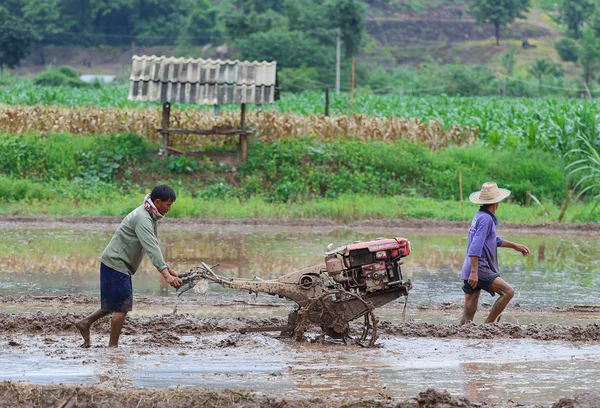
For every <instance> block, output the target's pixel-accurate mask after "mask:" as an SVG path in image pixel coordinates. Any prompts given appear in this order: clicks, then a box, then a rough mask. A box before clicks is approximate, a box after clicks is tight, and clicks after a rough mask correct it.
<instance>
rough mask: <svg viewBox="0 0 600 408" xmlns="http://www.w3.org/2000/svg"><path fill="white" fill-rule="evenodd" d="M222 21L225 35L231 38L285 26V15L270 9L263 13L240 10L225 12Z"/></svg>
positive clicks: (239, 37) (284, 27)
mask: <svg viewBox="0 0 600 408" xmlns="http://www.w3.org/2000/svg"><path fill="white" fill-rule="evenodd" d="M223 23H224V25H225V31H226V32H227V36H228V37H229V38H231V39H233V40H235V39H241V38H244V37H247V36H249V35H252V34H255V33H260V32H266V31H269V30H271V29H272V28H278V29H286V28H287V21H286V20H285V17H284V16H282V15H281V14H279V13H276V12H274V11H271V10H269V11H267V12H265V13H256V12H250V13H248V14H246V13H244V12H242V11H237V12H232V13H227V14H226V15H225V16H223Z"/></svg>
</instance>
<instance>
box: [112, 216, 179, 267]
mask: <svg viewBox="0 0 600 408" xmlns="http://www.w3.org/2000/svg"><path fill="white" fill-rule="evenodd" d="M145 253H147V254H148V257H149V258H150V261H151V262H152V264H153V265H154V266H155V267H156V269H158V270H159V271H162V270H163V269H165V268H168V267H169V265H168V264H167V263H166V262H165V260H164V258H163V256H162V252H161V250H160V246H159V244H158V230H157V228H156V220H154V219H153V218H152V216H150V213H149V212H148V211H146V210H145V209H144V206H143V205H140V206H139V207H138V208H136V209H135V210H133V211H132V212H130V213H129V214H128V215H127V217H125V218H124V219H123V221H121V224H120V225H119V227H118V228H117V230H116V231H115V232H114V234H113V236H112V238H111V240H110V242H109V243H108V246H107V247H106V248H105V249H104V252H102V256H101V257H100V262H102V263H103V264H104V265H106V266H108V267H109V268H112V269H114V270H115V271H119V272H121V273H124V274H127V275H133V274H134V273H135V272H136V271H137V269H138V268H139V267H140V264H141V263H142V258H143V257H144V254H145Z"/></svg>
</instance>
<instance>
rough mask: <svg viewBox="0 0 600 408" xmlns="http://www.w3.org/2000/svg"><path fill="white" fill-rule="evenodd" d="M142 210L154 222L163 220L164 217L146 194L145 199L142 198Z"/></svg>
mask: <svg viewBox="0 0 600 408" xmlns="http://www.w3.org/2000/svg"><path fill="white" fill-rule="evenodd" d="M144 210H146V211H148V212H149V213H150V215H151V216H152V218H154V219H155V220H156V221H158V220H162V219H163V218H164V215H162V214H161V213H159V212H158V210H157V209H156V206H155V205H154V203H153V202H152V200H151V199H150V194H148V195H147V196H146V198H144Z"/></svg>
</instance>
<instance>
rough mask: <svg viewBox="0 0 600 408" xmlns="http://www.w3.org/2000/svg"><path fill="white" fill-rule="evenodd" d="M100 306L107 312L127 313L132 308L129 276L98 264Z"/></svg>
mask: <svg viewBox="0 0 600 408" xmlns="http://www.w3.org/2000/svg"><path fill="white" fill-rule="evenodd" d="M100 304H101V306H100V308H101V309H102V310H105V311H107V312H129V311H130V310H131V309H132V307H133V290H132V287H131V276H129V275H125V274H124V273H121V272H118V271H115V270H114V269H112V268H109V267H108V266H106V265H104V264H103V263H100Z"/></svg>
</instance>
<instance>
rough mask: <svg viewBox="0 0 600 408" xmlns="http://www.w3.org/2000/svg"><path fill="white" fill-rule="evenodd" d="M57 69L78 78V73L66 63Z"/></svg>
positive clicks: (70, 76)
mask: <svg viewBox="0 0 600 408" xmlns="http://www.w3.org/2000/svg"><path fill="white" fill-rule="evenodd" d="M57 71H58V72H60V73H61V74H63V75H64V76H66V77H69V78H76V79H79V75H78V74H77V71H76V70H75V68H71V67H69V66H67V65H63V66H61V67H59V68H58V70H57Z"/></svg>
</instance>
